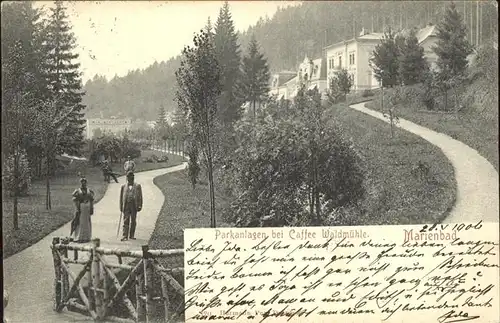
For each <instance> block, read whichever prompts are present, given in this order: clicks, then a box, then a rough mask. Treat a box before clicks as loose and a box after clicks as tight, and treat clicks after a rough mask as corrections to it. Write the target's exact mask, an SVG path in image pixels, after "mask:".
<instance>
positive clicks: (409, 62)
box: [399, 30, 428, 85]
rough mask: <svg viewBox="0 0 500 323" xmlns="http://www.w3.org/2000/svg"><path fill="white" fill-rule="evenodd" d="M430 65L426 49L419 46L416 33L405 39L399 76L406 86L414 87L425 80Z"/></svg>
mask: <svg viewBox="0 0 500 323" xmlns="http://www.w3.org/2000/svg"><path fill="white" fill-rule="evenodd" d="M427 68H428V65H427V61H426V60H425V57H424V49H423V48H422V46H420V45H419V43H418V39H417V37H416V35H415V31H413V30H412V31H411V32H410V34H409V35H408V36H407V37H406V38H405V40H404V44H403V46H402V48H401V50H400V56H399V76H400V81H401V83H402V84H404V85H412V84H416V83H419V82H421V81H422V80H423V75H424V73H425V71H426V70H427Z"/></svg>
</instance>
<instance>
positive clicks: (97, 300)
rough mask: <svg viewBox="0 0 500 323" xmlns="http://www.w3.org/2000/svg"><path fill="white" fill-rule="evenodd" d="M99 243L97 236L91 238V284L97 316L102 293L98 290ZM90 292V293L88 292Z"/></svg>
mask: <svg viewBox="0 0 500 323" xmlns="http://www.w3.org/2000/svg"><path fill="white" fill-rule="evenodd" d="M100 245H101V240H99V239H98V238H96V239H93V240H92V286H93V287H94V293H93V295H94V305H95V311H96V314H97V317H98V318H101V314H102V312H103V311H102V304H103V302H102V294H101V291H100V287H101V284H100V280H101V273H100V269H101V268H100V261H99V257H97V248H99V246H100ZM89 294H90V293H89Z"/></svg>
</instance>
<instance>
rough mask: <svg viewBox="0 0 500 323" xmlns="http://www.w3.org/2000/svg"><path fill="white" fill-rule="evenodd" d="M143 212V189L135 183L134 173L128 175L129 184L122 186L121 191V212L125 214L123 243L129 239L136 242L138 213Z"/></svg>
mask: <svg viewBox="0 0 500 323" xmlns="http://www.w3.org/2000/svg"><path fill="white" fill-rule="evenodd" d="M141 210H142V188H141V185H140V184H137V183H134V173H132V172H128V173H127V184H124V185H122V188H121V191H120V212H123V237H122V239H121V241H125V240H128V239H129V238H130V239H132V240H135V236H134V235H135V226H136V223H137V222H136V219H137V212H140V211H141Z"/></svg>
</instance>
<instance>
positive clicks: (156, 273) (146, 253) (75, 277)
mask: <svg viewBox="0 0 500 323" xmlns="http://www.w3.org/2000/svg"><path fill="white" fill-rule="evenodd" d="M51 249H52V255H53V258H54V269H55V280H54V289H55V300H54V310H55V311H57V312H61V311H62V310H63V309H64V308H65V307H66V308H67V309H68V310H70V311H78V312H83V313H84V314H86V315H90V316H91V317H92V318H93V319H94V320H95V321H100V320H103V319H106V320H113V321H122V322H131V321H133V322H142V321H145V322H153V321H154V320H156V319H157V318H156V319H155V317H154V315H155V313H157V312H158V311H157V309H158V308H157V307H158V306H161V307H163V309H164V316H163V317H162V318H161V321H162V322H175V321H176V320H178V319H179V316H180V314H179V313H180V312H182V311H175V312H176V313H172V314H173V315H171V313H170V312H171V311H170V302H169V292H174V293H175V294H178V295H180V296H181V297H182V299H184V288H183V287H182V286H181V285H180V284H179V283H178V282H177V280H175V278H174V277H172V274H175V273H178V274H181V273H183V271H184V269H183V268H171V269H167V268H164V267H163V266H162V265H161V264H160V263H159V261H158V259H159V258H167V257H172V256H178V255H183V254H184V250H182V249H174V250H149V248H148V246H147V245H145V246H142V251H131V250H118V249H105V248H101V247H100V241H99V239H94V240H92V245H81V244H76V243H71V242H70V240H69V238H60V237H55V238H54V239H53V241H52V245H51ZM70 251H73V257H71V256H69V254H70ZM79 252H80V254H82V253H83V254H85V255H89V256H88V259H87V257H85V259H82V258H80V259H79V257H78V256H79ZM105 256H110V257H117V259H118V263H111V262H110V261H109V259H106V257H105ZM124 257H128V258H134V259H135V261H132V264H134V263H135V262H137V261H138V262H137V264H135V265H129V264H124V263H123V258H124ZM70 264H78V265H81V266H83V268H81V269H80V270H79V272H78V273H73V272H72V271H71V268H70ZM78 268H79V266H78ZM118 270H123V271H125V272H128V275H126V277H125V278H124V279H123V278H122V280H121V281H120V280H119V278H118V275H117V271H118ZM85 275H87V284H86V286H85V285H84V284H82V280H83V278H84V276H85ZM120 276H122V275H120ZM158 278H159V279H160V282H161V291H160V296H157V297H154V295H155V294H157V293H158V289H155V288H154V282H155V281H156V280H158ZM132 288H135V300H134V302H132V300H131V299H130V298H129V297H128V296H127V292H128V291H130V290H132ZM154 291H156V293H154ZM181 305H182V306H183V304H181ZM116 306H121V307H123V308H126V311H125V312H126V313H123V314H125V315H124V316H126V317H121V316H122V315H120V317H118V316H113V315H112V312H113V309H114V308H116ZM160 312H161V311H160Z"/></svg>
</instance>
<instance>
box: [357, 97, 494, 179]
mask: <svg viewBox="0 0 500 323" xmlns="http://www.w3.org/2000/svg"><path fill="white" fill-rule="evenodd" d="M366 107H367V108H370V109H373V110H379V111H380V110H381V108H380V105H379V104H376V103H372V102H370V103H368V104H367V105H366ZM398 113H399V116H400V117H401V118H403V119H406V120H408V121H412V122H414V123H417V124H419V125H421V126H424V127H427V128H429V129H432V130H434V131H437V132H441V133H444V134H447V135H448V136H450V137H452V138H453V139H456V140H459V141H461V142H463V143H464V144H466V145H468V146H469V147H471V148H473V149H475V150H477V151H478V152H479V154H480V155H481V156H483V157H484V158H486V159H487V160H488V161H489V162H490V163H491V164H492V165H493V167H495V169H496V170H497V171H498V166H499V164H498V163H499V159H498V118H481V117H479V116H478V115H477V114H476V113H460V114H458V115H457V114H455V113H439V112H430V111H425V110H424V107H422V109H420V110H415V109H412V108H410V107H407V106H398Z"/></svg>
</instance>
